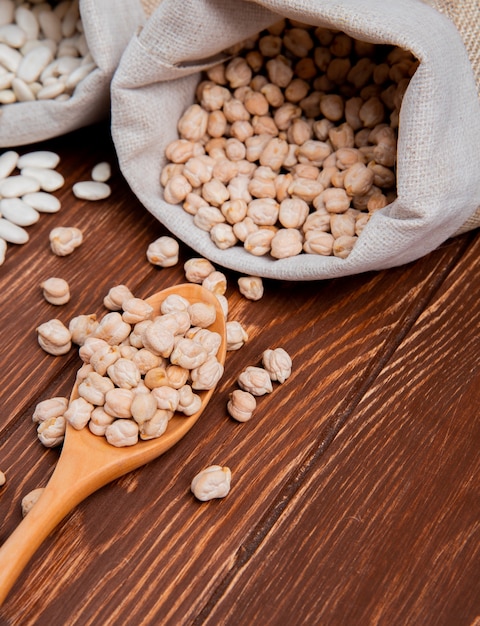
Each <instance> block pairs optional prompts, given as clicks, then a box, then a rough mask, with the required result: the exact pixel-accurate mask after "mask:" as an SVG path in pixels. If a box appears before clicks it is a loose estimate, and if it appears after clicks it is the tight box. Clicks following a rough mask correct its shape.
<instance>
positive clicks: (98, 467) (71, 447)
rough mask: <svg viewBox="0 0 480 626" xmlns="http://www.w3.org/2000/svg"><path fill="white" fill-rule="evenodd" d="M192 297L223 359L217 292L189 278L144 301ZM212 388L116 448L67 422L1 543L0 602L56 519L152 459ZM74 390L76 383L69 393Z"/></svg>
mask: <svg viewBox="0 0 480 626" xmlns="http://www.w3.org/2000/svg"><path fill="white" fill-rule="evenodd" d="M174 293H175V294H178V295H181V296H183V297H185V298H187V299H188V300H189V301H190V302H192V303H193V302H208V303H211V304H214V305H215V307H216V311H217V318H216V321H215V322H214V324H212V326H210V328H209V329H210V330H213V331H216V332H217V333H219V334H220V336H221V337H222V343H221V346H220V349H219V351H218V354H217V358H218V360H219V361H220V362H221V363H222V364H223V363H224V361H225V354H226V329H225V316H224V313H223V311H222V308H221V306H220V303H219V301H218V298H217V297H216V296H215V295H214V294H213V293H211V292H210V291H207V290H206V289H205V288H204V287H201V286H200V285H195V284H192V283H187V284H183V285H176V286H174V287H170V288H168V289H165V290H164V291H160V292H159V293H157V294H155V295H153V296H151V297H150V298H148V299H147V301H148V302H149V303H150V304H151V305H152V306H153V307H154V310H155V314H159V312H160V305H161V303H162V302H163V300H164V299H165V298H166V297H167V296H168V295H170V294H174ZM212 393H213V389H209V390H207V391H201V392H199V395H200V396H201V397H202V406H201V408H200V410H199V411H197V413H195V414H194V415H192V416H190V417H185V416H182V415H175V416H174V417H172V419H171V420H170V421H169V423H168V427H167V430H166V431H165V433H164V434H163V435H162V436H161V437H158V438H157V439H150V440H147V441H139V442H138V443H137V444H135V445H133V446H129V447H125V448H116V447H114V446H112V445H110V444H109V443H107V441H106V439H105V438H104V437H98V436H96V435H93V434H92V433H91V432H90V430H89V429H88V428H87V427H85V428H83V429H82V430H75V429H74V428H73V427H72V426H69V425H67V430H66V434H65V441H64V444H63V449H62V452H61V455H60V458H59V460H58V463H57V465H56V467H55V471H54V472H53V474H52V476H51V478H50V481H49V482H48V485H47V486H46V488H45V490H44V492H43V493H42V495H41V497H40V498H39V500H38V501H37V502H36V503H35V506H34V507H33V508H32V509H31V511H30V512H29V513H28V515H26V517H25V518H24V519H23V520H22V522H21V523H20V524H19V525H18V527H17V528H16V529H15V530H14V532H13V533H12V534H11V535H10V537H9V538H8V539H7V541H6V542H5V543H4V544H3V546H2V547H1V548H0V606H1V605H2V603H3V601H4V599H5V597H6V596H7V594H8V592H9V591H10V589H11V587H12V586H13V584H14V583H15V581H16V579H17V578H18V576H19V575H20V573H21V572H22V570H23V568H24V567H25V566H26V564H27V563H28V561H29V560H30V558H31V557H32V556H33V554H34V553H35V551H36V550H37V549H38V548H39V546H40V545H41V544H42V542H43V541H44V539H46V537H47V536H48V535H49V534H50V532H51V531H52V530H53V529H54V528H55V527H56V526H57V524H58V523H59V522H60V521H61V520H62V519H63V518H64V517H65V516H66V515H67V514H68V513H69V512H70V511H71V510H72V509H73V508H74V507H75V506H76V505H77V504H79V503H80V502H81V501H82V500H84V499H85V498H86V497H87V496H89V495H90V494H92V493H93V492H94V491H96V490H97V489H100V488H101V487H103V486H104V485H106V484H107V483H109V482H111V481H112V480H115V479H116V478H119V477H120V476H123V475H124V474H127V473H128V472H130V471H132V470H134V469H136V468H138V467H140V466H142V465H144V464H145V463H148V462H149V461H152V460H153V459H155V458H156V457H158V456H160V455H161V454H163V453H164V452H166V451H167V450H168V449H169V448H171V447H172V446H174V445H175V444H176V443H177V442H178V441H179V440H180V439H181V438H182V437H183V436H184V435H185V434H186V433H187V432H188V431H189V430H190V429H191V428H192V426H193V425H194V424H195V422H196V421H197V420H198V418H199V417H200V415H201V413H202V412H203V411H204V409H205V407H206V405H207V403H208V401H209V399H210V397H211V396H212ZM77 396H78V392H77V386H76V385H75V386H74V388H73V390H72V394H71V398H72V399H73V398H75V397H77Z"/></svg>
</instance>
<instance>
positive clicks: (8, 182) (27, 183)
mask: <svg viewBox="0 0 480 626" xmlns="http://www.w3.org/2000/svg"><path fill="white" fill-rule="evenodd" d="M34 191H40V183H39V182H38V180H36V179H35V178H30V177H29V176H22V175H21V174H18V175H16V176H9V177H8V178H4V179H3V180H2V181H0V196H3V197H4V198H19V197H20V196H23V195H25V194H26V193H33V192H34Z"/></svg>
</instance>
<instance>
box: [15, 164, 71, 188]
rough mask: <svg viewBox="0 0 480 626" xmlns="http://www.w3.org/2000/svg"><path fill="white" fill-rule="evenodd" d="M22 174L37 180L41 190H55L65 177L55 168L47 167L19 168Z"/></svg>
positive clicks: (60, 185) (61, 184) (62, 183)
mask: <svg viewBox="0 0 480 626" xmlns="http://www.w3.org/2000/svg"><path fill="white" fill-rule="evenodd" d="M20 173H21V174H22V176H28V177H29V178H33V179H35V180H37V181H38V182H39V184H40V188H41V189H42V190H43V191H56V190H57V189H60V187H62V186H63V185H64V183H65V179H64V178H63V176H62V175H61V174H60V172H57V171H55V170H52V169H50V168H47V167H24V168H22V169H21V170H20Z"/></svg>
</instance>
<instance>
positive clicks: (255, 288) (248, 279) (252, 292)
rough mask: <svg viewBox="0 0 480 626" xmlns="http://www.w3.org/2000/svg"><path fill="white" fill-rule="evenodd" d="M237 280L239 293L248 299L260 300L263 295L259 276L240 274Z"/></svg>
mask: <svg viewBox="0 0 480 626" xmlns="http://www.w3.org/2000/svg"><path fill="white" fill-rule="evenodd" d="M237 282H238V288H239V290H240V293H241V294H242V296H244V297H245V298H248V300H260V299H261V298H262V297H263V281H262V279H261V278H260V277H259V276H241V277H240V278H239V279H238V281H237Z"/></svg>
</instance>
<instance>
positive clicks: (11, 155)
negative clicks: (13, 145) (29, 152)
mask: <svg viewBox="0 0 480 626" xmlns="http://www.w3.org/2000/svg"><path fill="white" fill-rule="evenodd" d="M17 162H18V153H17V152H15V151H14V150H7V152H4V153H3V154H2V155H0V180H1V179H3V178H7V176H10V174H11V173H12V172H13V170H14V169H15V168H16V167H17Z"/></svg>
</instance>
